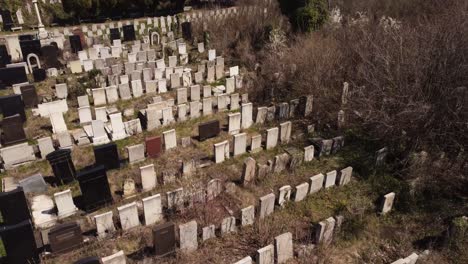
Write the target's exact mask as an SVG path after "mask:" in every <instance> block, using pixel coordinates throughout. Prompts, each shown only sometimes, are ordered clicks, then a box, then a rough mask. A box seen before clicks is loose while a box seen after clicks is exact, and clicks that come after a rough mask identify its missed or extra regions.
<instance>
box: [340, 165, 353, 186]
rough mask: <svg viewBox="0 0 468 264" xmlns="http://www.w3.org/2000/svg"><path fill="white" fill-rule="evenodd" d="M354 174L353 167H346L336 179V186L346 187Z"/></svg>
mask: <svg viewBox="0 0 468 264" xmlns="http://www.w3.org/2000/svg"><path fill="white" fill-rule="evenodd" d="M352 174H353V167H350V166H349V167H346V168H344V169H342V170H341V171H340V173H339V174H338V177H337V179H336V185H338V186H342V185H346V184H348V183H349V182H350V181H351V176H352Z"/></svg>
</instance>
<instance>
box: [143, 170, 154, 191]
mask: <svg viewBox="0 0 468 264" xmlns="http://www.w3.org/2000/svg"><path fill="white" fill-rule="evenodd" d="M140 175H141V185H142V188H143V191H150V190H152V189H153V188H154V187H156V172H155V171H154V164H149V165H146V166H143V167H140Z"/></svg>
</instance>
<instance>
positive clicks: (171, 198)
mask: <svg viewBox="0 0 468 264" xmlns="http://www.w3.org/2000/svg"><path fill="white" fill-rule="evenodd" d="M166 196H167V207H168V208H169V209H171V210H177V209H179V208H182V207H183V206H184V188H178V189H176V190H174V191H171V192H166Z"/></svg>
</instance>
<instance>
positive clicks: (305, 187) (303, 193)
mask: <svg viewBox="0 0 468 264" xmlns="http://www.w3.org/2000/svg"><path fill="white" fill-rule="evenodd" d="M308 193H309V184H308V183H307V182H304V183H301V184H299V185H297V186H296V192H295V194H294V201H295V202H299V201H302V200H304V199H305V198H306V197H307V194H308Z"/></svg>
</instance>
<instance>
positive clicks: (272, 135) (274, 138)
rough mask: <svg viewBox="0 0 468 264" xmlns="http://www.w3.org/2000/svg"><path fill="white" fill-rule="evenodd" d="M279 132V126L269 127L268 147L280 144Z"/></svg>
mask: <svg viewBox="0 0 468 264" xmlns="http://www.w3.org/2000/svg"><path fill="white" fill-rule="evenodd" d="M278 132H279V129H278V128H277V127H274V128H270V129H267V136H266V137H267V139H266V149H267V150H269V149H272V148H275V147H276V145H277V144H278Z"/></svg>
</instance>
